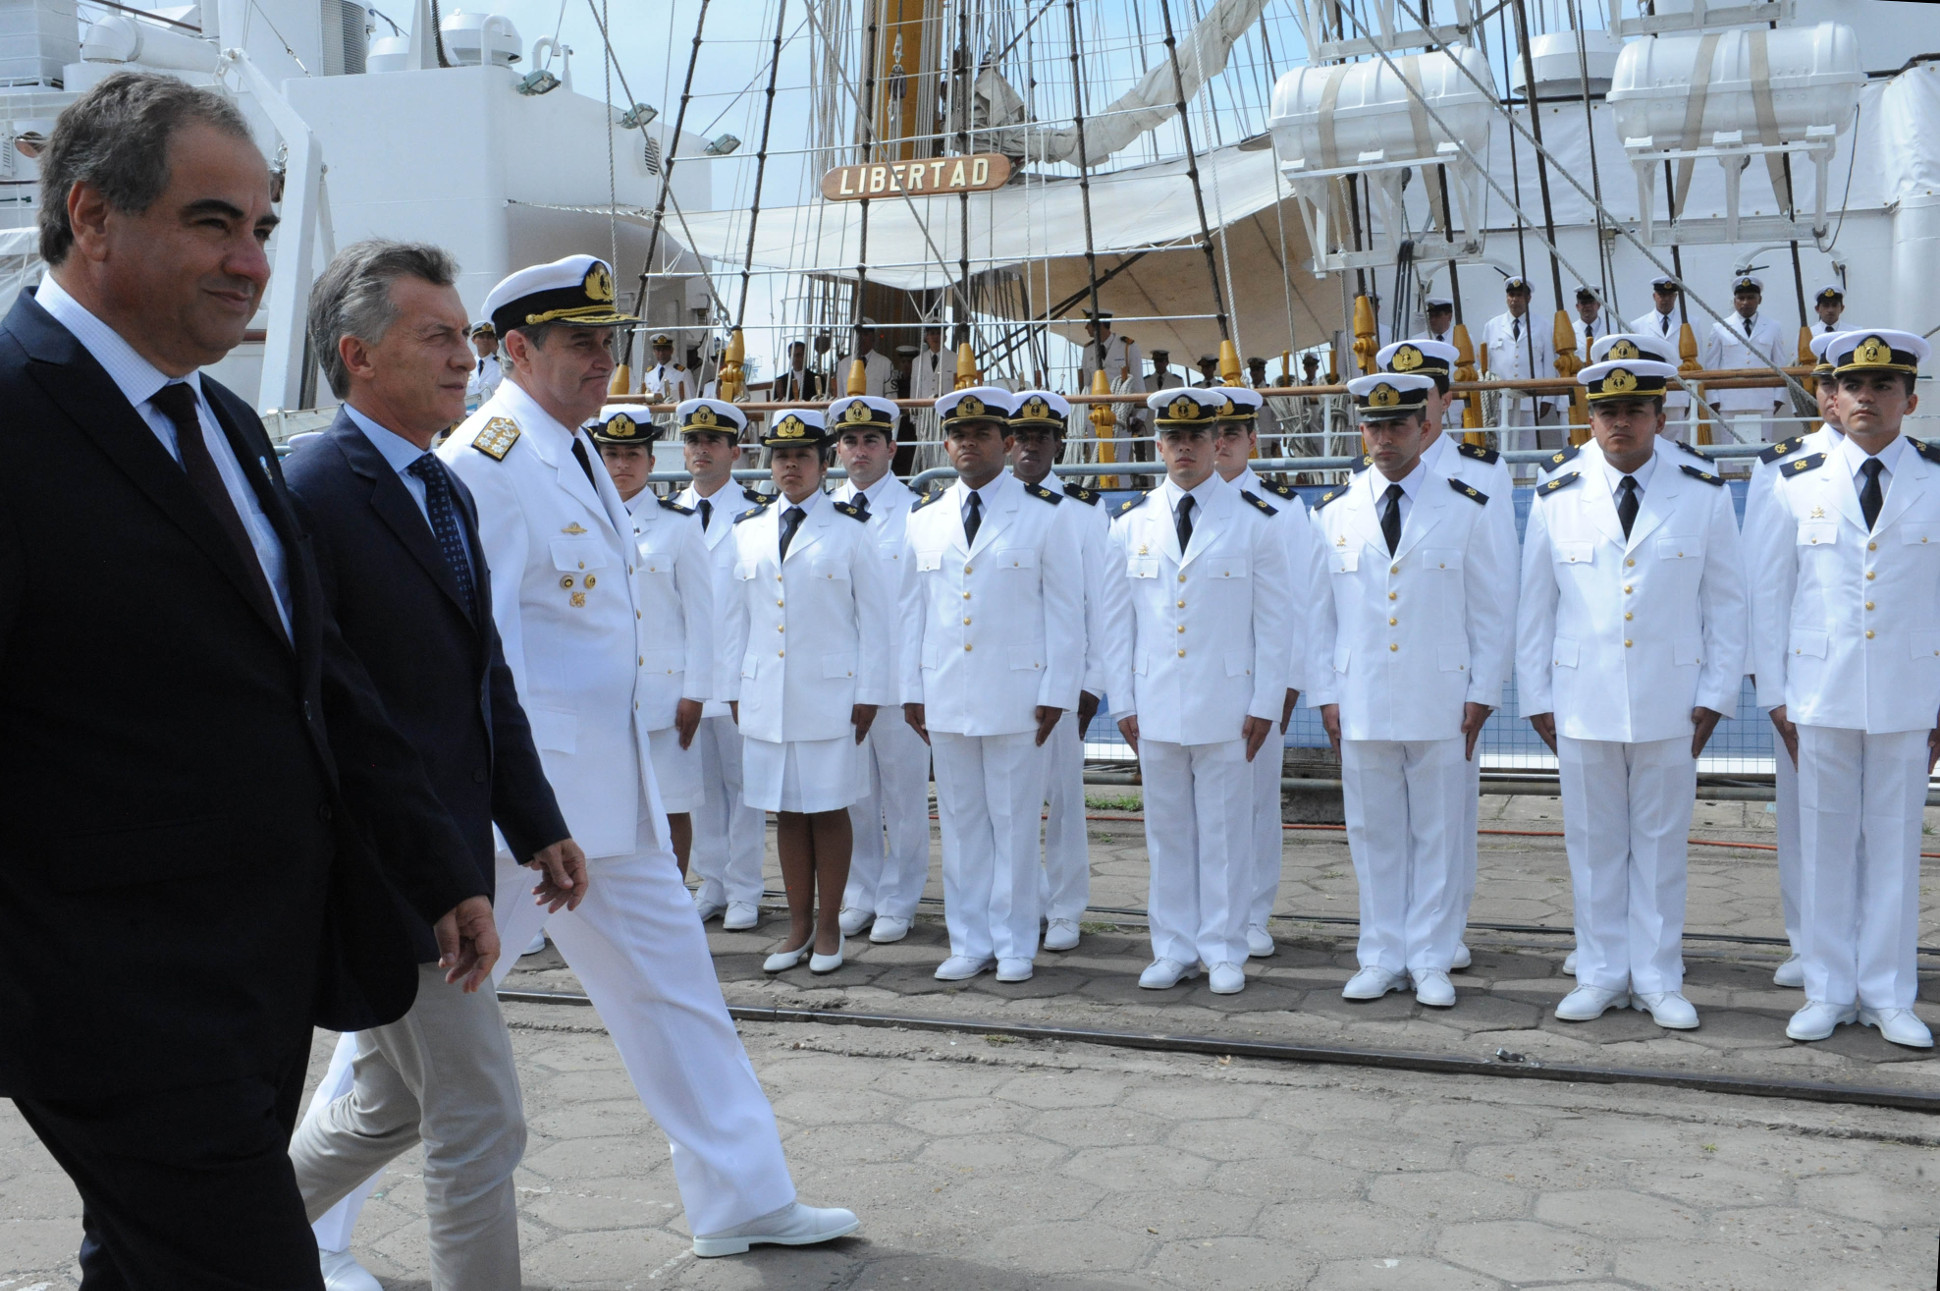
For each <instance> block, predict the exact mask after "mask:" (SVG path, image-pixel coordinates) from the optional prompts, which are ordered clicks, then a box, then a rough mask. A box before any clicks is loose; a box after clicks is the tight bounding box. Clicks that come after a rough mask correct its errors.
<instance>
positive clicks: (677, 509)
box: [660, 498, 694, 516]
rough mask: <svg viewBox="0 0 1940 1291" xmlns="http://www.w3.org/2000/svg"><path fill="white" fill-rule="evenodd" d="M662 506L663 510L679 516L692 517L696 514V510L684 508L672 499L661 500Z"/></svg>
mask: <svg viewBox="0 0 1940 1291" xmlns="http://www.w3.org/2000/svg"><path fill="white" fill-rule="evenodd" d="M660 506H661V508H662V509H663V510H666V511H672V512H674V513H675V514H677V515H684V516H690V515H693V514H694V508H692V507H684V506H682V505H681V504H680V503H678V502H676V501H674V500H673V499H672V498H662V499H660Z"/></svg>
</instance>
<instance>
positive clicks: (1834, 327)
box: [1812, 282, 1846, 336]
mask: <svg viewBox="0 0 1940 1291" xmlns="http://www.w3.org/2000/svg"><path fill="white" fill-rule="evenodd" d="M1812 312H1813V313H1814V314H1816V315H1817V316H1818V321H1816V322H1815V323H1813V324H1812V333H1813V335H1815V336H1830V335H1832V334H1833V333H1834V332H1836V331H1838V330H1839V319H1840V318H1841V317H1842V316H1843V315H1844V314H1845V312H1846V289H1845V288H1844V287H1841V286H1840V285H1839V284H1838V283H1836V282H1834V283H1827V284H1826V285H1825V286H1823V287H1821V288H1819V289H1818V291H1816V292H1814V293H1813V294H1812Z"/></svg>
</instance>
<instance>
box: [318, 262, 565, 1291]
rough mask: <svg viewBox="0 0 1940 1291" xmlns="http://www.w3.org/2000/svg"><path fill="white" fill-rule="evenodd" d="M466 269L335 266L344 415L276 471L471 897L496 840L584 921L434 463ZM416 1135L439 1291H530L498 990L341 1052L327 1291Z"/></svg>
mask: <svg viewBox="0 0 1940 1291" xmlns="http://www.w3.org/2000/svg"><path fill="white" fill-rule="evenodd" d="M457 271H458V266H457V265H456V264H455V263H454V262H453V261H452V259H451V257H450V256H449V255H448V254H446V253H445V252H444V251H442V250H440V249H439V248H437V247H433V246H422V245H407V244H403V243H396V242H383V241H367V242H359V243H357V244H356V245H354V246H350V247H346V248H345V249H344V250H343V251H342V252H340V253H339V254H338V255H337V257H336V258H335V259H334V260H332V261H331V262H330V265H329V267H328V268H326V269H325V270H324V271H323V273H322V274H321V275H320V276H319V277H318V279H317V282H316V285H315V286H314V287H313V288H312V290H311V292H310V335H311V337H312V339H313V344H314V345H315V347H316V350H317V353H318V356H319V358H320V360H321V362H322V365H323V370H324V374H325V375H326V376H327V377H328V378H329V381H330V387H331V389H332V390H333V391H334V392H335V393H336V395H337V397H338V398H340V399H342V400H344V403H343V406H342V407H341V408H339V409H338V412H337V420H336V422H335V424H334V425H332V426H331V427H330V429H329V430H328V431H326V432H325V433H324V435H323V437H322V438H321V439H318V440H315V441H313V442H311V443H308V444H306V445H304V446H303V448H301V449H300V450H298V451H297V452H296V453H294V454H293V455H292V456H291V457H290V460H289V462H288V463H287V465H286V467H285V470H286V473H287V476H288V478H289V482H290V488H291V490H292V491H293V492H294V493H295V494H296V496H297V498H298V500H299V501H300V502H301V503H302V504H303V506H304V508H305V509H306V511H307V513H308V519H309V521H310V530H311V539H312V542H313V543H314V545H315V547H316V552H317V567H318V569H319V570H320V571H321V573H322V576H323V587H324V599H325V601H326V602H327V603H328V604H329V606H330V609H331V611H332V613H333V614H334V615H335V617H336V620H337V623H338V625H339V626H340V627H341V628H342V630H343V635H344V640H345V642H346V643H347V644H348V645H349V646H350V648H351V649H352V650H353V651H355V652H356V654H357V655H358V657H359V658H361V659H362V660H363V661H364V665H365V667H366V668H367V669H368V670H369V671H370V675H371V680H372V682H373V683H374V684H375V685H376V687H377V691H378V694H379V695H380V696H382V698H383V700H384V706H385V708H386V710H387V711H388V712H389V713H390V715H391V719H392V720H393V721H394V722H396V723H397V726H398V729H399V730H401V731H402V732H403V733H404V736H405V738H406V739H408V740H410V742H411V744H412V745H413V746H414V747H415V748H416V749H417V750H418V752H419V754H420V755H421V756H422V757H423V758H424V762H425V767H426V769H427V770H428V771H429V772H430V775H431V785H432V788H433V790H434V791H435V792H436V793H437V795H438V798H439V801H441V802H442V803H444V805H445V808H446V810H448V811H449V812H450V813H451V817H452V820H453V822H454V823H456V824H457V826H458V828H459V832H460V833H462V834H463V835H464V838H465V843H466V847H467V850H468V852H469V854H470V856H471V859H472V861H473V863H474V865H475V867H476V870H477V873H478V877H479V880H480V881H481V882H491V881H492V880H493V876H494V874H495V869H494V863H493V841H492V826H493V824H494V823H496V824H497V825H498V828H499V830H500V831H501V832H502V833H503V834H504V835H505V840H506V844H507V846H508V847H509V849H510V850H511V852H512V853H513V855H515V856H518V857H522V858H530V859H531V863H532V864H533V865H535V866H537V867H540V868H542V869H543V870H544V871H545V873H546V877H545V878H544V879H543V880H542V881H541V884H540V887H541V889H542V890H544V892H545V894H546V897H547V900H548V902H549V903H554V904H555V908H557V904H571V905H577V904H578V903H579V898H580V896H581V895H582V894H583V893H584V892H585V890H586V865H585V856H584V855H583V854H582V853H581V851H580V849H579V846H578V845H577V844H576V843H574V842H573V841H572V840H571V839H570V838H568V837H567V828H566V822H565V820H564V818H563V817H562V816H561V815H560V812H559V807H558V804H557V803H556V802H555V801H554V798H553V793H552V788H551V786H550V785H548V784H547V783H546V777H545V773H544V771H543V770H542V769H541V767H540V764H539V754H538V750H537V749H536V748H534V747H533V743H532V732H531V729H530V727H529V726H528V725H527V723H526V717H525V712H524V710H523V709H522V708H521V707H520V705H519V699H518V693H517V691H516V689H515V687H514V684H513V679H512V672H511V670H510V669H509V668H508V667H507V666H506V663H505V657H504V653H503V650H502V649H501V647H500V644H499V636H498V631H497V629H496V628H495V627H494V626H493V622H492V607H491V579H490V578H489V576H488V574H487V570H486V565H485V554H484V551H483V549H482V548H481V547H480V546H479V544H478V535H477V512H476V509H475V507H474V506H473V503H472V498H471V492H470V490H468V489H467V488H466V487H465V485H464V484H463V483H462V482H461V481H459V479H458V478H457V477H456V476H454V475H452V474H451V473H450V472H449V471H447V470H446V469H445V467H444V465H443V464H442V463H441V462H439V460H438V458H437V456H436V455H435V454H433V453H432V452H430V451H429V450H430V447H431V443H432V440H433V439H435V438H436V436H437V435H438V433H439V432H440V431H442V430H444V429H445V428H446V427H448V426H450V425H451V424H452V422H454V421H457V420H461V419H462V418H463V417H464V415H465V385H466V381H467V379H468V377H469V376H470V372H471V347H470V345H469V344H468V342H467V341H466V337H465V332H466V328H465V323H466V316H465V309H464V305H463V302H461V301H460V300H459V297H458V289H457V288H456V287H455V286H454V285H453V283H454V282H455V280H456V277H457ZM417 945H418V959H419V963H420V965H421V968H420V972H421V973H423V974H426V975H429V974H432V973H435V972H437V971H438V970H437V964H436V961H437V958H438V954H437V948H436V946H435V945H434V944H433V943H432V940H431V936H430V929H428V928H425V927H423V926H422V924H420V925H419V928H418V937H417ZM353 1060H354V1061H355V1082H354V1083H355V1091H356V1092H355V1094H354V1095H353V1094H352V1093H351V1088H352V1078H351V1073H352V1065H351V1064H352V1062H353ZM419 1140H422V1141H423V1143H424V1146H425V1167H424V1174H425V1197H426V1207H427V1209H428V1210H429V1211H430V1212H431V1213H430V1220H431V1250H432V1259H431V1267H432V1285H433V1287H434V1288H436V1289H437V1291H447V1289H450V1291H518V1288H519V1286H520V1279H519V1242H518V1214H517V1204H516V1196H515V1194H514V1191H513V1185H512V1172H513V1169H514V1167H516V1166H517V1165H518V1162H519V1157H520V1155H521V1153H522V1151H523V1149H524V1145H525V1120H524V1117H523V1114H522V1113H521V1110H520V1105H519V1087H518V1077H517V1074H516V1073H515V1071H514V1069H513V1063H512V1048H511V1043H510V1040H509V1038H508V1037H507V1036H506V1032H505V1024H504V1021H503V1020H502V1018H501V1017H500V1015H499V1009H498V1002H497V1000H496V999H494V998H493V997H492V996H491V995H490V994H488V993H480V994H476V995H463V994H459V993H456V992H445V991H436V990H432V989H430V988H429V986H428V985H427V986H426V987H425V988H422V989H420V990H419V992H418V1000H417V1003H416V1004H414V1005H413V1006H412V1009H411V1012H410V1013H408V1014H406V1015H405V1016H404V1017H403V1018H401V1019H400V1020H398V1021H397V1022H395V1023H392V1024H390V1025H388V1026H382V1027H376V1028H373V1029H371V1030H369V1031H365V1032H363V1033H362V1034H360V1035H356V1036H344V1037H343V1038H342V1039H341V1040H340V1041H339V1043H338V1050H337V1058H336V1061H335V1062H334V1063H333V1065H332V1069H331V1072H330V1074H329V1075H327V1076H326V1077H325V1079H324V1081H323V1084H322V1085H321V1086H320V1087H319V1089H318V1091H317V1093H316V1095H315V1097H314V1098H313V1100H312V1102H311V1106H310V1111H309V1113H308V1115H307V1116H305V1118H304V1120H303V1123H302V1125H301V1126H300V1127H299V1128H298V1130H297V1132H296V1136H295V1137H294V1139H292V1141H291V1144H290V1157H291V1160H292V1161H294V1162H295V1165H296V1177H297V1184H298V1186H299V1187H300V1188H301V1189H302V1190H303V1196H304V1201H305V1203H306V1205H307V1206H308V1207H309V1210H310V1213H311V1215H312V1216H313V1217H314V1216H323V1218H322V1220H321V1221H320V1222H319V1223H318V1225H317V1245H318V1248H319V1250H320V1251H321V1252H322V1267H323V1274H324V1283H325V1286H326V1287H328V1288H330V1291H338V1288H343V1289H344V1291H358V1289H362V1288H368V1287H371V1286H374V1285H375V1284H374V1283H373V1282H371V1281H368V1280H367V1279H369V1274H367V1273H365V1272H364V1271H363V1270H362V1269H361V1268H360V1267H358V1266H357V1265H356V1261H355V1260H354V1258H353V1257H352V1256H351V1255H350V1254H349V1251H348V1247H349V1244H350V1241H349V1238H350V1230H351V1226H352V1224H353V1223H354V1222H355V1218H356V1209H357V1202H358V1201H360V1200H361V1198H362V1196H363V1191H362V1190H357V1189H356V1185H357V1184H359V1183H361V1182H363V1181H364V1180H365V1179H366V1178H368V1177H369V1176H370V1175H371V1173H372V1171H373V1170H376V1169H381V1168H382V1167H383V1166H384V1165H385V1164H386V1163H387V1162H388V1161H389V1160H390V1159H391V1158H392V1157H395V1156H397V1155H398V1154H399V1153H400V1152H402V1151H404V1150H405V1149H407V1148H409V1147H412V1146H414V1145H415V1144H416V1143H417V1142H418V1141H419ZM347 1195H348V1196H352V1197H354V1199H355V1200H353V1201H352V1202H351V1204H350V1205H348V1206H341V1207H340V1206H339V1203H340V1202H342V1201H344V1200H345V1198H346V1196H347ZM333 1210H337V1211H341V1212H342V1213H339V1214H329V1215H326V1214H325V1212H327V1211H333Z"/></svg>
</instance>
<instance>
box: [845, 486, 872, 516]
mask: <svg viewBox="0 0 1940 1291" xmlns="http://www.w3.org/2000/svg"><path fill="white" fill-rule="evenodd" d="M849 505H850V506H852V507H854V508H855V509H856V510H858V511H860V512H862V518H863V519H865V520H867V519H868V518H869V495H868V494H867V493H864V492H863V491H862V490H860V489H857V490H856V494H855V496H854V497H852V498H850V499H849Z"/></svg>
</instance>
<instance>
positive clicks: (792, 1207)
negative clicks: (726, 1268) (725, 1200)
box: [694, 1201, 862, 1259]
mask: <svg viewBox="0 0 1940 1291" xmlns="http://www.w3.org/2000/svg"><path fill="white" fill-rule="evenodd" d="M860 1227H862V1221H861V1220H859V1219H857V1218H856V1217H855V1212H854V1211H851V1210H838V1209H834V1208H832V1207H831V1208H829V1209H826V1210H823V1209H818V1208H816V1207H814V1206H804V1205H802V1203H801V1202H799V1201H795V1202H790V1203H789V1204H788V1205H786V1206H783V1207H782V1208H781V1209H780V1210H777V1211H774V1212H772V1213H770V1214H766V1215H763V1216H762V1217H761V1218H759V1219H754V1220H750V1221H748V1222H747V1223H745V1224H743V1225H741V1226H740V1227H739V1228H729V1229H725V1230H723V1231H722V1232H718V1233H708V1234H706V1235H704V1236H701V1237H696V1238H695V1239H694V1254H696V1255H698V1256H700V1257H701V1258H702V1259H708V1258H711V1257H713V1256H716V1255H739V1254H741V1253H742V1252H743V1251H745V1250H747V1249H748V1248H749V1247H750V1246H763V1245H766V1246H813V1245H815V1244H816V1243H817V1242H832V1241H834V1240H835V1239H836V1238H838V1237H847V1236H848V1235H849V1234H850V1233H853V1232H855V1230H856V1229H858V1228H860Z"/></svg>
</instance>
